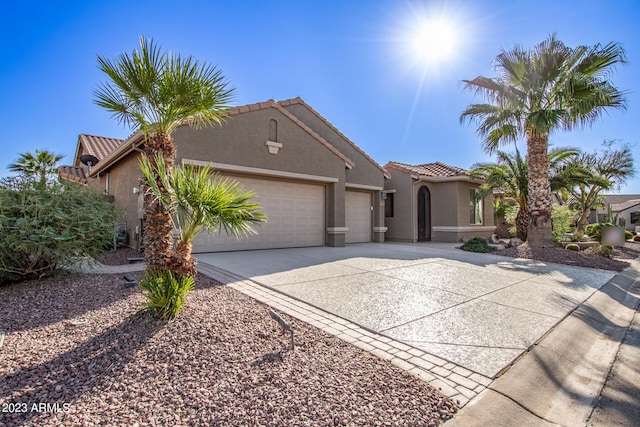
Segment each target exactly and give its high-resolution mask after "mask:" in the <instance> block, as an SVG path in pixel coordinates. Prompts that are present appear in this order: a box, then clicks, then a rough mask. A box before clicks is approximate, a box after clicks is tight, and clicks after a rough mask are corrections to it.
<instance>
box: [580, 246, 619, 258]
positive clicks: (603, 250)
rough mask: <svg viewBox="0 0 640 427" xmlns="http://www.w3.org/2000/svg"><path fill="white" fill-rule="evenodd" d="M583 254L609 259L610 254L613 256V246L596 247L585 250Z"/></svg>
mask: <svg viewBox="0 0 640 427" xmlns="http://www.w3.org/2000/svg"><path fill="white" fill-rule="evenodd" d="M584 252H585V253H587V254H596V255H600V256H603V257H605V258H611V254H613V246H611V245H597V246H594V247H591V248H587V249H585V250H584Z"/></svg>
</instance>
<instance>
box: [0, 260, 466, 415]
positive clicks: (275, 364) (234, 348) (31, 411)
mask: <svg viewBox="0 0 640 427" xmlns="http://www.w3.org/2000/svg"><path fill="white" fill-rule="evenodd" d="M140 276H141V273H137V275H136V277H137V278H140ZM0 293H1V294H2V299H0V330H3V331H5V332H6V336H5V339H4V346H3V347H2V348H0V405H1V406H0V410H1V411H2V412H0V425H2V426H22V425H24V426H61V425H69V426H78V425H83V426H92V425H109V426H119V425H122V426H137V425H153V426H194V425H225V426H226V425H274V426H282V425H322V426H328V425H389V426H398V425H412V426H421V425H424V426H436V425H439V424H440V423H441V422H442V421H443V420H446V419H448V418H450V417H452V415H453V413H454V412H455V411H456V406H455V404H454V403H453V402H452V401H451V400H450V399H448V398H445V397H443V396H442V395H441V394H440V393H439V392H438V391H436V390H434V389H433V388H432V387H430V386H429V385H427V384H426V383H424V382H422V381H420V380H418V379H416V378H414V377H412V376H411V375H409V374H407V373H405V372H404V371H402V370H400V369H399V368H396V367H395V366H393V365H391V364H390V363H389V362H386V361H383V360H380V359H378V358H376V357H374V356H372V355H370V354H368V353H366V352H364V351H362V350H360V349H358V348H357V347H354V346H351V345H349V344H347V343H345V342H343V341H341V340H339V339H338V338H335V337H332V336H330V335H328V334H326V333H324V332H322V331H320V330H318V329H316V328H314V327H312V326H310V325H307V324H305V323H302V322H300V321H297V320H295V319H293V318H289V317H287V316H283V317H284V318H285V319H286V320H287V321H288V322H290V323H291V325H292V326H293V329H294V330H295V345H296V348H295V351H290V350H289V349H288V345H289V338H288V336H286V335H281V334H280V331H279V330H278V328H277V325H276V323H275V322H274V321H273V319H271V318H270V317H269V315H268V307H267V306H265V305H263V304H261V303H258V302H256V301H255V300H253V299H251V298H249V297H247V296H245V295H242V294H240V293H238V292H236V291H234V290H233V289H231V288H228V287H226V286H222V285H219V284H217V283H216V282H214V281H212V280H211V279H208V278H206V277H204V276H203V275H200V276H199V277H198V281H197V287H196V290H195V291H194V293H193V294H192V295H191V297H190V298H189V300H188V302H187V304H186V306H185V310H184V311H183V313H182V314H181V315H180V316H179V317H178V318H177V319H175V320H173V321H170V322H162V321H158V320H155V319H153V318H151V317H150V316H149V315H148V314H146V313H142V314H138V315H136V312H137V311H138V309H139V303H140V302H141V301H142V297H141V296H140V294H139V292H138V289H136V288H128V289H125V288H124V287H123V281H122V277H121V276H119V275H67V276H62V277H58V278H55V279H49V280H44V281H33V282H25V283H20V284H14V285H11V286H4V287H0Z"/></svg>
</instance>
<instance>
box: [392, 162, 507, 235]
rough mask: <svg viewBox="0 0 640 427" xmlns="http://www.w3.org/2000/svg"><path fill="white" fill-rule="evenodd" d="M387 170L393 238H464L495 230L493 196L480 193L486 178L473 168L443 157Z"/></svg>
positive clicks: (490, 232)
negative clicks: (474, 175) (475, 176)
mask: <svg viewBox="0 0 640 427" xmlns="http://www.w3.org/2000/svg"><path fill="white" fill-rule="evenodd" d="M385 169H386V170H387V172H388V173H389V175H390V176H391V178H390V179H389V180H387V181H386V182H385V186H384V188H385V190H384V194H385V196H386V206H385V217H386V218H385V225H386V226H387V227H388V231H387V233H386V238H387V239H388V240H397V241H406V242H421V241H437V242H459V241H461V240H462V239H463V238H465V237H489V236H491V234H492V233H494V230H495V227H494V224H493V203H492V197H491V196H488V197H485V198H484V199H483V198H479V196H478V195H479V186H480V183H479V182H478V181H476V180H474V179H472V178H471V177H470V176H469V172H468V171H466V170H464V169H460V168H457V167H454V166H450V165H446V164H444V163H439V162H436V163H428V164H424V165H407V164H404V163H398V162H389V163H387V164H386V165H385Z"/></svg>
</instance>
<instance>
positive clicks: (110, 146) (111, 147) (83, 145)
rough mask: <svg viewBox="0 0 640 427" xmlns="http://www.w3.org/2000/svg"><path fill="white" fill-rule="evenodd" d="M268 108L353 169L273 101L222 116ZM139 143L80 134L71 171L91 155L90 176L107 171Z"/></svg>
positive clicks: (138, 136)
mask: <svg viewBox="0 0 640 427" xmlns="http://www.w3.org/2000/svg"><path fill="white" fill-rule="evenodd" d="M282 102H295V103H301V104H303V105H305V106H307V104H305V103H304V101H302V99H301V98H296V99H294V100H289V101H282ZM287 105H289V104H287ZM269 108H273V109H276V110H278V111H279V112H280V113H282V114H283V115H284V116H285V117H287V118H288V119H290V120H291V121H292V122H294V123H295V124H296V125H298V126H299V127H300V128H301V129H303V130H304V131H305V132H307V133H308V134H309V135H311V136H312V137H313V138H314V139H315V140H317V141H318V142H319V143H321V144H322V145H324V146H325V147H326V148H327V149H328V150H329V151H331V152H333V153H334V154H335V155H337V156H338V157H339V158H340V159H342V160H343V161H344V162H345V165H346V166H347V167H350V168H351V167H353V166H355V162H354V161H353V160H351V159H350V158H348V157H347V156H346V155H345V154H343V153H342V152H341V151H340V150H338V149H337V148H336V147H334V146H333V145H331V144H330V143H329V142H328V141H327V140H325V139H324V138H322V137H321V136H320V135H318V134H317V133H316V132H315V131H314V130H313V129H311V128H310V127H309V126H307V125H306V124H305V123H303V122H302V121H301V120H300V119H298V118H297V117H296V116H294V115H293V114H291V113H290V112H289V111H287V110H286V109H285V108H284V107H283V106H282V105H281V104H280V103H278V102H275V101H274V100H273V99H270V100H268V101H265V102H258V103H255V104H248V105H243V106H239V107H234V108H230V109H228V110H227V111H226V112H225V113H226V115H227V116H229V117H232V116H235V115H238V114H244V113H249V112H253V111H259V110H264V109H269ZM307 108H309V110H310V111H312V112H313V113H314V114H316V115H317V116H318V117H320V118H321V119H322V116H320V115H319V114H318V113H317V112H315V110H313V109H312V108H311V107H309V106H307ZM322 120H323V121H325V122H326V123H327V124H328V125H329V126H331V127H332V129H334V130H335V131H336V132H338V133H340V132H339V131H338V130H337V129H335V128H334V127H333V126H332V125H331V124H330V123H329V122H327V121H326V120H324V119H322ZM188 125H189V123H188V122H185V123H184V124H183V126H188ZM340 135H342V134H341V133H340ZM343 137H344V138H345V140H346V141H348V142H349V143H350V144H352V145H353V146H354V147H355V148H356V149H357V150H358V151H360V152H361V153H362V154H363V155H364V156H365V157H367V158H368V159H369V160H371V159H370V158H369V157H368V156H367V155H366V154H364V152H362V150H360V149H359V148H358V147H357V146H356V145H355V144H353V142H351V141H350V140H349V139H348V138H347V137H346V136H344V135H343ZM143 142H144V138H143V134H142V132H141V131H137V132H135V133H133V134H132V135H131V136H129V137H128V138H127V139H126V140H122V139H117V138H107V137H103V136H95V135H88V134H81V135H80V136H79V137H78V147H77V149H76V158H75V166H73V167H80V166H81V165H80V156H81V155H83V154H91V155H93V156H95V157H96V158H97V159H98V163H97V165H93V166H92V168H91V173H90V174H91V175H94V174H96V173H99V172H101V171H102V170H104V169H106V168H108V167H110V166H111V165H112V164H114V163H117V162H118V161H119V160H120V159H122V158H123V157H124V156H126V155H127V154H128V153H130V152H131V151H133V150H136V149H139V148H140V146H141V145H142V144H143ZM371 161H372V162H373V163H374V164H375V165H376V166H378V167H379V168H380V169H381V170H382V171H384V169H383V168H382V167H380V166H379V165H378V164H377V163H375V161H373V160H371ZM65 168H72V167H71V166H65ZM60 173H61V174H62V173H67V174H69V176H74V171H72V170H71V169H65V170H64V172H60ZM78 173H79V172H78ZM385 173H386V172H385ZM86 175H87V176H88V175H89V172H88V171H87V172H86Z"/></svg>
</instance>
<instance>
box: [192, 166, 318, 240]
mask: <svg viewBox="0 0 640 427" xmlns="http://www.w3.org/2000/svg"><path fill="white" fill-rule="evenodd" d="M233 179H236V180H237V181H239V182H240V183H241V184H242V185H243V186H244V188H245V189H246V190H253V191H254V192H255V193H256V194H257V195H258V196H257V197H256V199H255V200H256V201H257V202H258V203H260V204H261V205H262V208H263V212H264V213H265V214H267V217H268V219H267V222H266V223H263V224H261V225H256V226H255V229H256V231H257V232H258V234H255V235H250V236H248V237H245V238H242V239H237V238H235V237H229V236H227V235H226V234H225V233H224V231H222V232H221V233H218V232H213V233H206V232H205V233H202V234H201V235H200V236H199V237H197V238H196V239H195V240H194V242H193V252H221V251H238V250H253V249H272V248H295V247H302V246H322V245H324V235H325V220H324V211H325V208H324V206H325V202H324V200H325V187H324V185H318V184H307V183H299V182H289V181H276V180H270V179H261V178H245V177H242V178H237V177H233Z"/></svg>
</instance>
